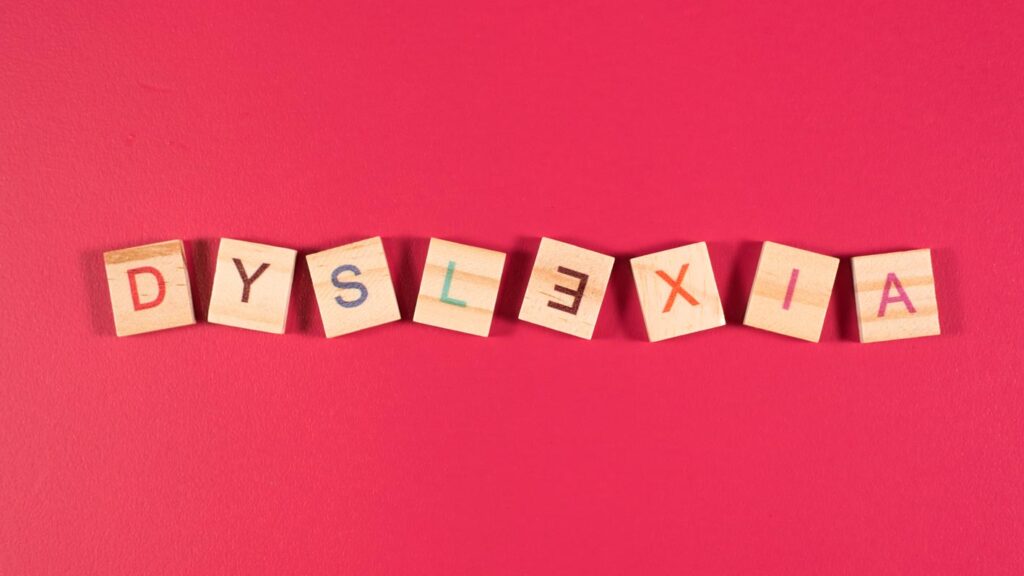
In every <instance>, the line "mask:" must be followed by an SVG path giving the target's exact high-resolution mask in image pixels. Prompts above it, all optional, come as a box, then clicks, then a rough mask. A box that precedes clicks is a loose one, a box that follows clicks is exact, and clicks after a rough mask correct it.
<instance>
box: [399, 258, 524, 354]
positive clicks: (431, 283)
mask: <svg viewBox="0 0 1024 576" xmlns="http://www.w3.org/2000/svg"><path fill="white" fill-rule="evenodd" d="M504 268H505V253H504V252H496V251H494V250H487V249H485V248H477V247H476V246H467V245H465V244H458V243H455V242H449V241H447V240H441V239H438V238H431V239H430V247H429V248H428V249H427V261H426V264H425V265H424V268H423V279H422V281H421V282H420V291H419V295H418V296H417V298H416V312H415V313H414V314H413V322H419V323H420V324H428V325H430V326H436V327H438V328H447V329H449V330H456V331H458V332H465V333H466V334H473V335H476V336H487V335H489V334H490V331H491V320H492V318H493V317H494V305H495V302H497V299H498V287H499V285H500V284H501V274H502V271H503V270H504Z"/></svg>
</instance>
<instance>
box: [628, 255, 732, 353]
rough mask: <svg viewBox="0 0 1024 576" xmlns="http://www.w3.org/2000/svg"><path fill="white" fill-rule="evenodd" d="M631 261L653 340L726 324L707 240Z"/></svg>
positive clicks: (649, 335)
mask: <svg viewBox="0 0 1024 576" xmlns="http://www.w3.org/2000/svg"><path fill="white" fill-rule="evenodd" d="M630 263H631V264H632V266H633V280H634V281H635V282H636V290H637V293H638V294H639V296H640V308H641V309H642V311H643V315H644V325H646V326H647V337H648V339H650V341H651V342H657V341H659V340H665V339H667V338H673V337H675V336H682V335H683V334H690V333H692V332H698V331H700V330H707V329H709V328H717V327H719V326H724V325H725V314H724V313H723V312H722V301H721V300H720V299H719V298H718V286H717V285H716V284H715V274H714V272H713V271H712V270H711V258H710V257H709V256H708V246H707V244H705V243H704V242H698V243H697V244H690V245H688V246H681V247H679V248H673V249H671V250H665V251H663V252H657V253H654V254H648V255H646V256H638V257H636V258H633V259H632V260H631V261H630Z"/></svg>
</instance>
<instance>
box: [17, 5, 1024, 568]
mask: <svg viewBox="0 0 1024 576" xmlns="http://www.w3.org/2000/svg"><path fill="white" fill-rule="evenodd" d="M133 4H135V3H123V2H80V3H67V2H36V1H27V0H13V1H12V0H7V1H6V2H4V3H3V5H2V6H0V196H2V200H3V203H2V210H0V224H2V226H0V240H2V248H3V259H2V262H0V285H2V291H0V298H2V299H0V306H2V326H0V328H2V335H0V338H2V346H0V355H2V358H0V359H2V362H3V364H2V367H0V370H2V372H0V374H2V383H0V574H4V575H8V574H9V575H12V576H13V575H32V574H75V575H81V574H93V573H94V574H247V575H258V574H272V575H275V576H276V575H282V574H332V575H337V574H353V575H365V574H400V575H405V574H468V575H481V574H488V575H500V574H588V575H602V574H631V575H634V574H644V575H648V574H650V575H654V574H753V573H757V574H786V575H792V574H804V573H806V574H822V573H846V574H858V575H859V574H928V575H934V574H982V573H987V574H1021V573H1022V572H1024V553H1022V550H1024V547H1022V546H1021V542H1022V541H1024V449H1022V439H1024V394H1022V386H1021V384H1022V383H1021V379H1020V376H1019V373H1020V371H1021V369H1022V366H1021V352H1020V346H1021V337H1022V322H1021V320H1020V316H1019V315H1020V313H1021V310H1022V305H1024V301H1022V297H1021V290H1022V278H1024V274H1022V272H1021V265H1022V264H1021V260H1022V256H1024V251H1022V240H1021V226H1020V219H1021V214H1022V201H1021V199H1020V194H1021V192H1022V185H1024V104H1022V94H1024V42H1022V40H1021V35H1020V34H1021V30H1022V29H1024V4H1022V3H1020V2H1015V1H1002V2H999V1H997V2H975V3H961V2H900V3H893V5H886V4H879V3H869V4H866V5H865V4H863V3H850V5H849V6H845V7H844V6H833V5H831V4H837V3H827V2H825V3H823V2H782V3H780V2H755V1H750V2H719V3H713V4H714V6H708V5H704V4H701V3H682V2H620V3H610V2H601V3H593V2H549V1H544V2H514V3H504V2H502V3H494V2H465V3H455V2H445V3H429V2H403V3H382V2H366V3H362V2H359V3H355V2H322V3H318V4H316V5H311V4H307V3H296V2H279V3H272V2H239V3H237V5H235V6H223V5H220V6H217V5H213V3H211V2H207V1H205V0H204V1H202V2H189V3H180V2H170V3H158V2H149V3H143V4H147V5H144V6H137V5H133ZM163 4H167V5H166V6H164V5H163ZM708 4H711V3H708ZM378 234H379V235H382V236H384V238H385V246H386V249H387V252H388V256H389V258H390V260H391V267H392V272H393V274H394V277H395V282H396V285H397V290H398V292H399V302H400V306H401V308H402V314H403V318H404V320H403V321H402V322H399V323H396V324H392V325H389V326H385V327H382V328H378V329H373V330H370V331H367V332H362V333H359V334H356V335H352V336H348V337H342V338H338V339H334V340H327V339H325V338H323V332H322V327H321V325H320V318H319V313H318V312H317V310H316V305H315V302H314V300H313V298H312V291H311V286H310V280H309V274H308V271H307V269H306V267H305V263H304V261H303V260H302V259H300V264H299V266H298V269H297V272H296V280H295V287H294V291H293V300H292V311H291V315H290V318H289V321H288V331H287V334H286V335H284V336H272V335H267V334H262V333H257V332H249V331H245V330H239V329H233V328H227V327H222V326H214V325H210V324H206V323H205V322H203V321H202V319H204V318H205V315H206V310H207V307H208V302H209V294H210V288H211V281H212V268H213V260H214V257H215V253H216V248H217V242H218V238H220V237H222V236H225V237H234V238H240V239H246V240H254V241H260V242H266V243H271V244H277V245H281V246H288V247H293V248H296V249H298V250H300V252H301V253H309V252H312V251H316V250H321V249H324V248H328V247H332V246H336V245H339V244H342V243H345V242H349V241H352V240H356V239H360V238H363V237H366V236H371V235H378ZM544 235H546V236H551V237H554V238H558V239H561V240H565V241H568V242H572V243H576V244H579V245H582V246H585V247H588V248H592V249H595V250H599V251H602V252H605V253H609V254H613V255H615V256H616V257H617V262H616V265H615V269H614V272H613V275H612V285H611V289H610V293H609V294H608V297H607V298H606V301H605V303H604V307H603V311H602V313H601V317H600V321H599V322H598V326H597V331H596V334H595V339H594V340H593V341H591V342H587V341H584V340H579V339H575V338H572V337H569V336H565V335H563V334H559V333H555V332H551V331H547V330H545V329H543V328H539V327H536V326H533V325H530V324H526V323H523V322H518V321H516V319H515V318H516V314H517V313H518V308H519V304H520V302H521V298H522V296H523V291H524V289H525V285H526V279H527V275H528V272H529V268H530V266H531V263H532V259H533V254H534V253H535V251H536V249H537V246H538V243H539V238H540V236H544ZM430 236H437V237H441V238H447V239H451V240H455V241H460V242H465V243H469V244H475V245H479V246H483V247H486V248H491V249H497V250H502V251H505V252H507V253H508V254H509V259H508V264H507V267H506V270H505V278H504V280H503V282H502V287H501V293H500V295H499V299H498V311H497V317H496V319H495V322H494V326H493V331H492V336H491V337H490V338H486V339H485V338H476V337H471V336H466V335H462V334H458V333H452V332H447V331H444V330H440V329H435V328H430V327H427V326H422V325H417V324H412V323H411V322H410V321H409V319H410V318H411V316H412V312H413V303H414V295H415V292H416V289H417V286H418V283H419V276H420V273H421V270H422V262H423V259H424V256H425V252H426V244H427V239H428V238H429V237H430ZM172 238H182V239H184V240H185V241H186V244H187V251H188V256H189V259H190V267H191V268H192V274H193V290H194V294H195V298H196V300H197V314H198V317H199V318H200V323H199V324H198V325H197V326H194V327H189V328H185V329H178V330H171V331H166V332H161V333H155V334H150V335H144V336H138V337H131V338H123V339H118V338H116V337H115V336H114V333H113V321H112V316H111V311H110V303H109V301H108V296H107V292H106V290H107V289H106V282H105V279H104V271H103V262H102V257H101V253H102V252H103V251H105V250H110V249H116V248H124V247H128V246H134V245H138V244H143V243H148V242H154V241H160V240H166V239H172ZM765 239H770V240H774V241H778V242H782V243H786V244H791V245H795V246H798V247H802V248H807V249H810V250H815V251H819V252H824V253H828V254H833V255H836V256H841V257H842V258H843V262H842V265H841V267H840V270H839V277H838V279H837V282H836V289H835V293H834V296H833V299H832V304H831V306H830V309H829V313H828V318H827V320H826V323H825V328H824V333H823V337H822V342H821V344H818V345H813V344H808V343H805V342H801V341H797V340H792V339H787V338H784V337H781V336H777V335H773V334H769V333H766V332H761V331H757V330H753V329H748V328H744V327H742V326H741V325H740V322H741V320H742V316H743V311H744V307H745V302H746V298H747V296H748V292H749V289H750V283H751V280H752V276H753V271H754V267H755V265H756V261H757V256H758V252H759V250H760V244H759V243H760V242H761V241H762V240H765ZM700 240H706V241H708V243H709V247H710V251H711V260H712V263H713V266H714V269H715V274H716V276H717V278H718V281H719V288H720V290H721V293H722V298H723V300H724V304H725V307H726V313H727V317H728V320H729V325H728V326H726V327H724V328H721V329H717V330H712V331H708V332H704V333H700V334H696V335H692V336H686V337H682V338H678V339H674V340H670V341H666V342H662V343H659V344H649V343H647V342H645V341H644V332H643V323H642V320H641V317H640V312H639V309H638V304H637V299H636V293H635V291H634V288H633V280H632V277H631V275H630V273H629V268H628V260H627V259H628V258H629V257H631V256H635V255H639V254H644V253H647V252H651V251H654V250H658V249H664V248H669V247H673V246H677V245H681V244H684V243H689V242H694V241H700ZM909 248H932V249H933V251H934V252H933V255H934V265H935V275H936V286H937V292H938V300H939V305H940V315H941V321H942V328H943V332H944V333H943V335H942V336H940V337H936V338H926V339H919V340H908V341H902V342H892V343H884V344H874V345H861V344H858V343H857V342H856V340H857V334H856V331H857V328H856V321H855V318H854V311H853V307H854V304H853V294H852V289H851V278H850V266H849V257H850V256H852V255H857V254H869V253H875V252H884V251H891V250H899V249H909Z"/></svg>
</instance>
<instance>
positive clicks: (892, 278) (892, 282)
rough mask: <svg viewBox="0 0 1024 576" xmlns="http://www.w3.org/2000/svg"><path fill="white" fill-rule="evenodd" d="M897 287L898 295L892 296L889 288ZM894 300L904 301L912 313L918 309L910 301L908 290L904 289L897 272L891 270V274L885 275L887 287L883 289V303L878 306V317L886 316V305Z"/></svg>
mask: <svg viewBox="0 0 1024 576" xmlns="http://www.w3.org/2000/svg"><path fill="white" fill-rule="evenodd" d="M894 286H895V287H896V292H897V293H899V295H898V296H890V295H889V290H890V289H892V288H893V287H894ZM892 302H903V305H904V306H906V307H907V311H908V312H910V313H911V314H916V313H917V310H915V309H914V305H913V303H911V302H910V296H907V293H906V291H904V290H903V285H902V284H900V279H899V278H897V277H896V273H895V272H889V275H888V276H886V277H885V289H884V290H883V291H882V303H881V305H879V307H878V317H879V318H881V317H883V316H885V307H886V306H887V305H888V304H890V303H892Z"/></svg>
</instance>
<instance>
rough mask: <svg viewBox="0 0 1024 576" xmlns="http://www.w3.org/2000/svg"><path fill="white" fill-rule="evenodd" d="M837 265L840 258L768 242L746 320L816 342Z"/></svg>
mask: <svg viewBox="0 0 1024 576" xmlns="http://www.w3.org/2000/svg"><path fill="white" fill-rule="evenodd" d="M838 269H839V259H838V258H833V257H832V256H825V255H823V254H816V253H814V252H808V251H807V250H800V249H799V248H791V247H789V246H783V245H782V244H776V243H774V242H765V243H764V246H763V247H762V248H761V259H760V260H758V262H757V272H756V273H755V274H754V286H753V287H752V288H751V289H750V300H749V301H748V302H747V313H746V315H745V316H744V318H743V323H744V324H745V325H747V326H752V327H754V328H761V329H762V330H768V331H770V332H776V333H778V334H785V335H786V336H792V337H793V338H800V339H801V340H807V341H808V342H817V341H818V340H820V339H821V328H822V326H824V325H825V312H826V311H827V310H828V302H829V300H830V299H831V298H832V286H833V285H834V284H835V281H836V271H837V270H838Z"/></svg>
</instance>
